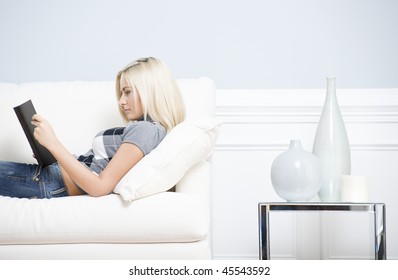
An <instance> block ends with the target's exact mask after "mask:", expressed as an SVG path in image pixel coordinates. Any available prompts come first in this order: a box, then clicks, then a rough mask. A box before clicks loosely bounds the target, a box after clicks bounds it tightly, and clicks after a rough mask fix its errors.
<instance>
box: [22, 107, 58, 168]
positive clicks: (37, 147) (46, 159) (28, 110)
mask: <svg viewBox="0 0 398 280" xmlns="http://www.w3.org/2000/svg"><path fill="white" fill-rule="evenodd" d="M14 111H15V113H16V114H17V117H18V120H19V122H20V123H21V126H22V128H23V131H24V132H25V135H26V138H28V141H29V144H30V146H31V147H32V151H33V154H34V155H35V157H36V160H37V162H38V163H39V165H41V166H46V165H50V164H52V163H54V162H56V159H55V158H54V156H53V155H52V154H51V153H50V152H49V151H48V150H47V149H46V148H45V147H44V146H42V145H41V144H40V143H39V142H38V141H37V140H36V139H35V137H34V136H33V131H34V129H35V126H34V125H33V124H32V116H33V115H34V114H36V110H35V108H34V107H33V103H32V101H31V100H28V101H26V102H25V103H23V104H21V105H19V106H17V107H14Z"/></svg>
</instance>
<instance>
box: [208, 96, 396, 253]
mask: <svg viewBox="0 0 398 280" xmlns="http://www.w3.org/2000/svg"><path fill="white" fill-rule="evenodd" d="M324 98H325V90H323V89H319V90H318V89H310V90H295V89H292V90H218V91H217V111H216V114H217V118H218V119H220V120H222V121H223V122H224V125H223V127H222V131H221V135H220V138H219V140H218V143H217V145H216V150H215V153H214V157H213V162H214V198H213V255H214V258H215V259H257V258H258V247H259V244H258V213H257V204H258V203H259V202H265V201H282V199H281V198H279V197H278V195H277V194H276V193H275V192H274V190H273V187H272V184H271V181H270V168H271V165H272V162H273V160H274V159H275V157H276V156H277V155H278V154H279V153H281V152H283V151H285V150H286V149H287V148H288V145H289V142H290V139H301V141H302V145H303V148H304V149H306V150H308V151H311V150H312V143H313V139H314V136H315V130H316V127H317V124H318V121H319V117H320V113H321V111H322V107H323V102H324ZM337 98H338V100H339V104H340V107H341V111H342V114H343V118H344V121H345V124H346V128H347V133H348V137H349V141H350V146H351V157H352V165H351V166H352V168H351V169H352V172H351V173H352V174H353V175H367V176H369V180H370V201H372V202H384V203H386V206H387V257H388V258H389V259H398V222H397V221H398V190H397V189H398V172H397V169H398V164H397V162H398V89H344V90H343V89H341V90H339V89H338V90H337ZM281 215H282V214H281ZM283 215H284V216H279V214H278V215H275V218H272V219H273V220H272V225H271V230H272V231H271V238H272V240H271V243H272V247H271V248H272V249H271V254H272V255H271V256H272V257H273V258H281V259H296V258H308V259H311V258H318V257H321V258H332V259H341V258H354V259H362V258H369V254H370V255H371V254H372V251H371V249H370V245H369V244H371V240H369V239H371V233H370V226H371V225H370V220H369V217H366V216H365V217H363V216H361V217H356V216H353V217H350V216H347V215H344V214H339V215H340V216H335V215H334V216H333V215H332V216H331V217H328V218H327V219H326V218H325V217H324V216H322V217H323V218H322V217H321V216H320V215H316V214H315V215H302V214H300V215H299V214H291V215H289V214H283Z"/></svg>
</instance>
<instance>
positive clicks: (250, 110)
mask: <svg viewBox="0 0 398 280" xmlns="http://www.w3.org/2000/svg"><path fill="white" fill-rule="evenodd" d="M337 95H338V101H339V105H340V108H341V112H342V115H343V119H344V122H345V123H346V125H398V88H394V89H342V90H337ZM324 99H325V90H323V89H308V90H305V89H304V90H303V89H299V90H298V89H276V90H274V89H269V90H250V89H249V90H244V89H243V90H241V89H240V90H233V89H232V90H228V89H224V90H217V107H216V117H217V118H218V119H220V120H221V121H223V123H224V126H233V127H235V126H240V125H275V124H283V125H316V124H317V123H318V122H319V118H320V115H321V112H322V108H323V103H324ZM287 147H288V145H287V144H281V143H249V142H247V143H246V142H240V143H236V144H235V143H233V144H231V143H223V142H219V143H218V144H217V145H216V150H217V151H283V150H286V149H287ZM351 149H352V150H353V151H398V142H391V141H390V142H387V143H385V142H377V143H374V142H369V143H351Z"/></svg>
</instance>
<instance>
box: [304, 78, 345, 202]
mask: <svg viewBox="0 0 398 280" xmlns="http://www.w3.org/2000/svg"><path fill="white" fill-rule="evenodd" d="M312 152H313V153H314V154H315V155H316V156H317V157H318V158H319V159H320V161H321V167H322V187H321V190H320V192H319V197H320V198H321V200H322V201H326V202H338V201H341V185H340V184H341V183H340V178H341V175H349V174H350V172H351V154H350V145H349V142H348V136H347V131H346V128H345V125H344V122H343V117H342V115H341V112H340V108H339V104H338V102H337V97H336V78H327V90H326V99H325V104H324V106H323V110H322V113H321V117H320V120H319V123H318V128H317V130H316V135H315V140H314V146H313V149H312Z"/></svg>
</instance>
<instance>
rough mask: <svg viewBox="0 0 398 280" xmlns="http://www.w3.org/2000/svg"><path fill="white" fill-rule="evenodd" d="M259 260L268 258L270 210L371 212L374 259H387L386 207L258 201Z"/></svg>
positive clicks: (376, 205) (362, 204)
mask: <svg viewBox="0 0 398 280" xmlns="http://www.w3.org/2000/svg"><path fill="white" fill-rule="evenodd" d="M258 210H259V237H260V252H259V253H260V260H269V259H270V258H271V254H270V228H269V227H270V223H269V219H270V212H271V211H362V212H368V213H372V214H373V220H374V235H375V244H374V245H375V249H374V250H375V251H374V252H375V260H385V259H387V254H386V215H385V212H386V207H385V204H384V203H324V202H319V203H318V202H303V203H293V202H280V203H279V202H270V203H259V205H258Z"/></svg>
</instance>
